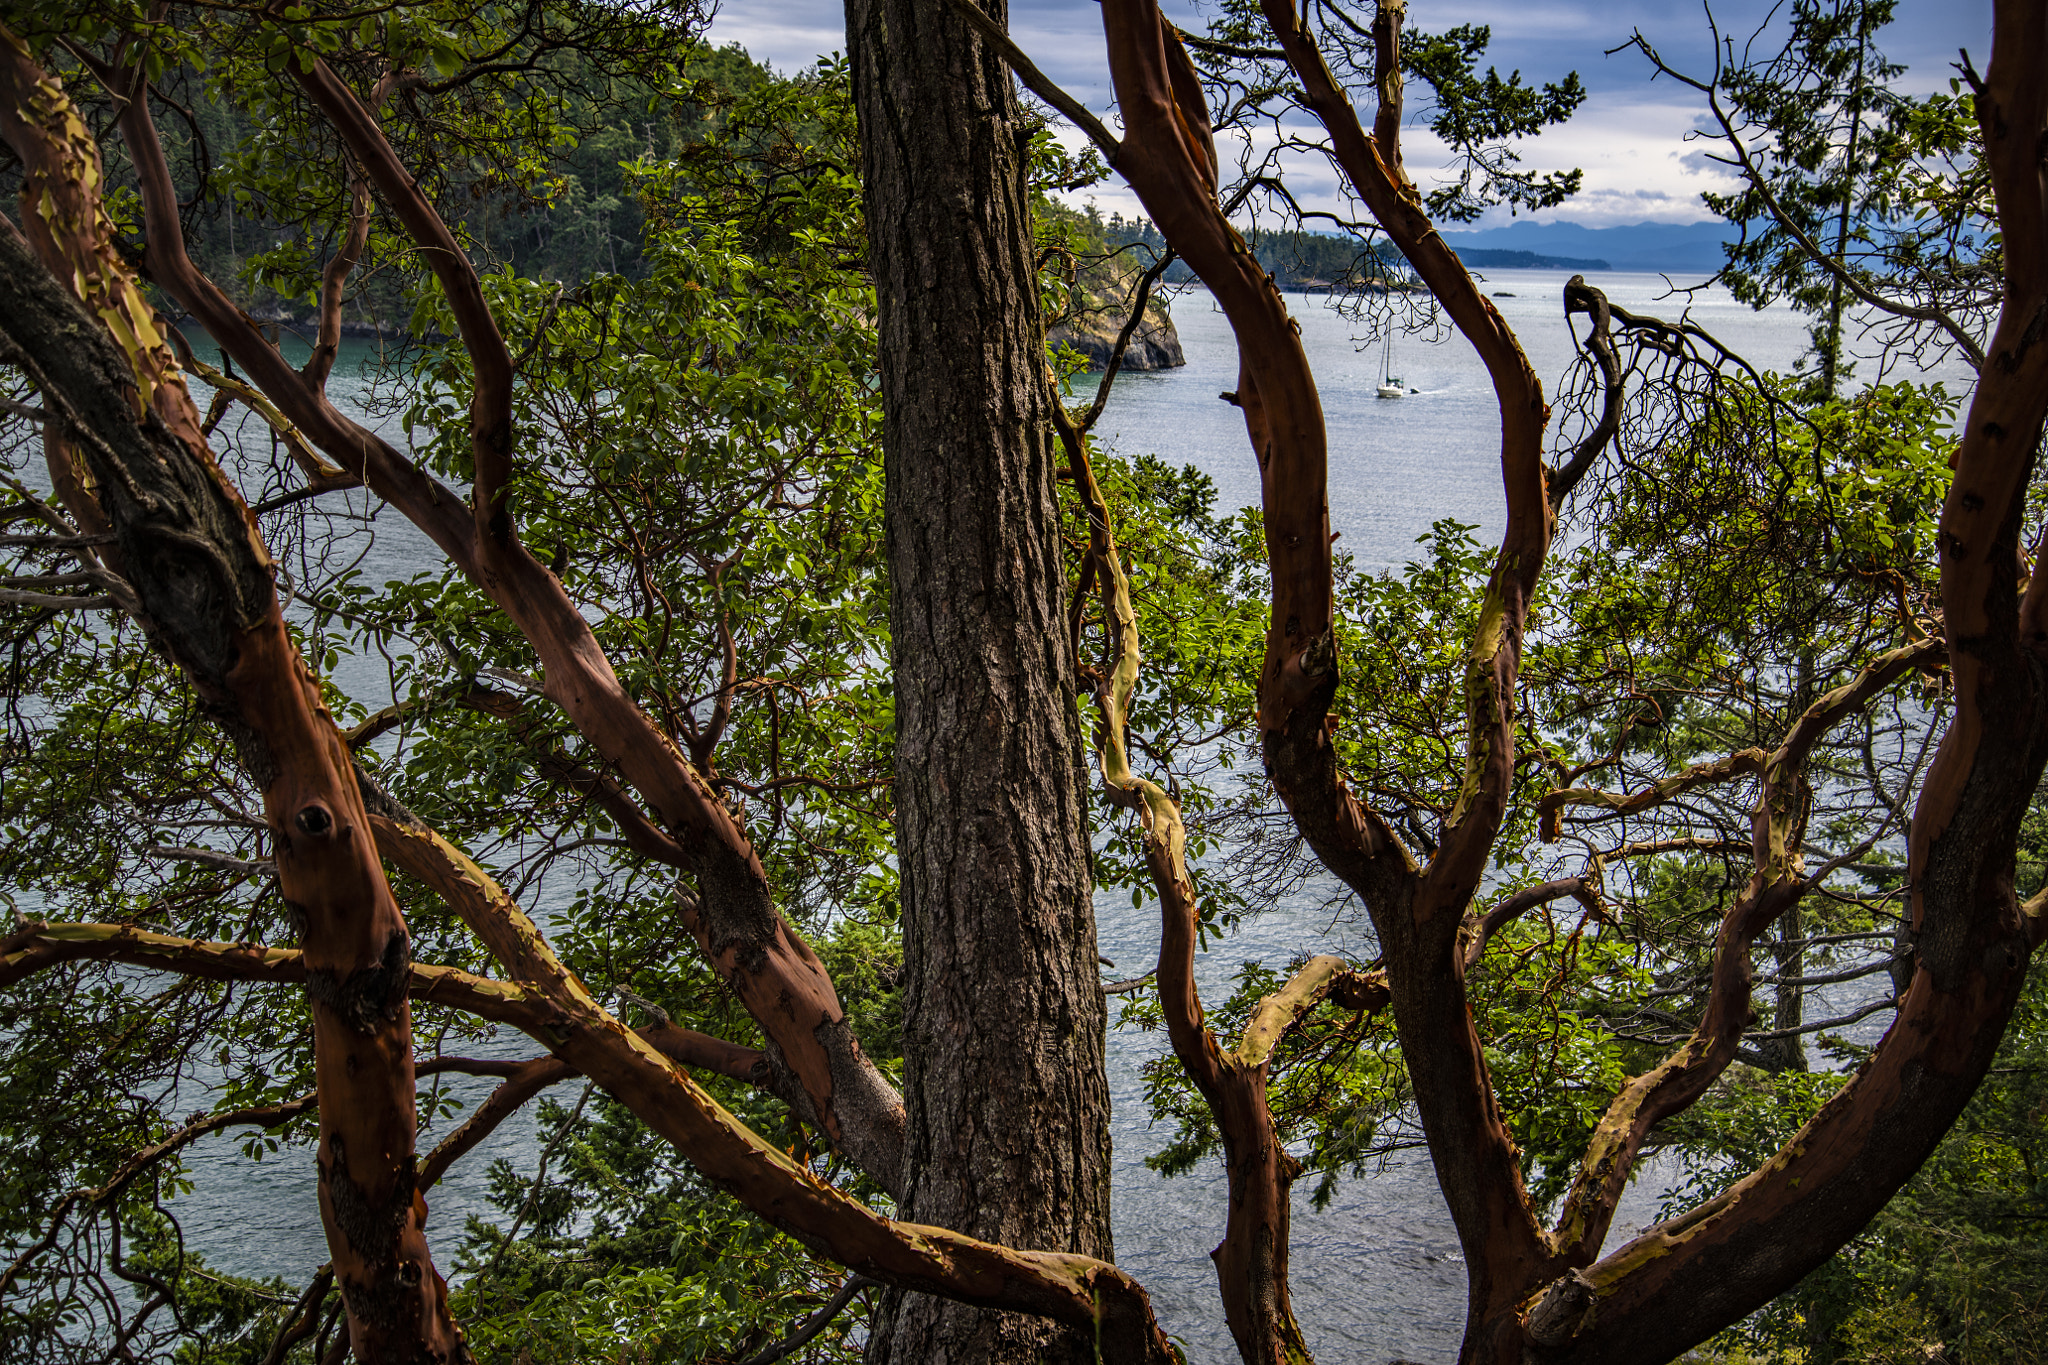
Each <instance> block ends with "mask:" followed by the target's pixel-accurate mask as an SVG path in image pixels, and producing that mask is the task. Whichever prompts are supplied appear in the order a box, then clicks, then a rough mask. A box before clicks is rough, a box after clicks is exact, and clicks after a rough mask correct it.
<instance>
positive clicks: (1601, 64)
mask: <svg viewBox="0 0 2048 1365" xmlns="http://www.w3.org/2000/svg"><path fill="white" fill-rule="evenodd" d="M936 2H938V0H935V3H936ZM1162 8H1164V9H1165V10H1166V12H1167V14H1168V16H1169V17H1170V18H1172V19H1174V20H1175V21H1176V22H1178V23H1180V24H1181V25H1183V26H1184V27H1187V28H1189V29H1191V30H1195V31H1199V30H1200V29H1201V28H1202V27H1203V26H1204V24H1205V22H1206V20H1205V18H1204V16H1203V15H1202V14H1201V13H1200V12H1198V10H1197V9H1196V7H1195V6H1194V5H1193V4H1191V3H1187V0H1167V3H1165V4H1163V5H1162ZM1774 8H1776V9H1777V11H1778V13H1779V15H1780V20H1779V21H1780V23H1782V14H1783V11H1782V8H1779V7H1776V6H1774V4H1773V0H1721V2H1720V3H1717V4H1716V6H1715V8H1714V14H1715V17H1716V18H1717V19H1718V20H1719V21H1720V23H1721V31H1722V33H1724V34H1725V35H1729V36H1731V37H1733V38H1734V39H1735V40H1736V42H1737V43H1738V45H1739V44H1740V43H1741V42H1743V41H1746V40H1747V39H1748V38H1749V36H1750V34H1751V33H1752V32H1753V31H1754V30H1755V28H1756V26H1757V25H1758V24H1760V23H1762V22H1763V21H1764V19H1765V18H1766V17H1767V16H1768V15H1769V14H1771V13H1772V11H1773V10H1774ZM1409 19H1410V23H1411V24H1414V25H1416V26H1418V27H1421V28H1423V29H1426V30H1429V31H1432V32H1442V31H1443V30H1444V29H1446V28H1449V27H1451V26H1453V25H1456V24H1468V23H1469V24H1483V25H1487V26H1489V27H1491V29H1492V30H1493V43H1492V46H1491V48H1490V50H1489V52H1488V54H1487V57H1488V60H1490V61H1491V62H1492V63H1493V64H1495V65H1497V66H1499V67H1500V68H1501V69H1502V70H1503V71H1504V72H1505V71H1509V70H1519V71H1520V72H1521V73H1522V77H1523V79H1524V80H1525V81H1531V82H1542V81H1554V80H1558V79H1561V78H1562V77H1563V76H1564V75H1565V74H1566V73H1567V72H1570V71H1577V72H1578V73H1579V74H1580V76H1581V79H1582V80H1583V81H1584V83H1585V85H1586V88H1587V91H1588V97H1587V100H1586V102H1585V104H1584V105H1583V106H1581V108H1580V110H1579V112H1578V114H1577V116H1576V117H1574V118H1573V119H1572V120H1571V121H1570V122H1569V123H1567V124H1565V125H1563V126H1562V127H1559V128H1554V129H1551V130H1549V131H1548V132H1546V133H1545V134H1544V135H1543V136H1542V137H1540V138H1534V139H1530V140H1528V141H1527V142H1525V143H1523V144H1522V145H1521V147H1520V151H1521V154H1522V159H1523V164H1524V165H1525V166H1527V167H1529V168H1530V169H1533V170H1537V171H1549V170H1569V169H1571V168H1574V167H1577V168H1580V169H1583V170H1584V171H1585V182H1584V189H1583V190H1582V191H1581V192H1580V194H1579V195H1578V196H1577V197H1576V198H1575V199H1573V200H1572V201H1570V202H1569V203H1568V204H1566V205H1564V206H1563V207H1561V208H1558V209H1555V210H1551V211H1549V212H1546V213H1544V214H1541V215H1539V217H1541V218H1542V219H1543V220H1545V221H1557V220H1562V221H1568V222H1577V223H1584V224H1586V225H1587V226H1600V225H1603V224H1606V223H1613V222H1623V221H1626V222H1640V221H1643V220H1644V219H1650V220H1654V221H1659V222H1695V221H1698V220H1699V219H1701V218H1703V217H1705V216H1707V215H1706V211H1705V209H1704V208H1703V207H1702V206H1701V205H1700V202H1699V195H1700V192H1701V191H1702V190H1709V189H1723V188H1725V187H1726V186H1727V185H1728V184H1729V183H1730V181H1729V178H1728V175H1727V172H1726V171H1725V170H1724V169H1723V168H1720V167H1717V166H1715V165H1713V164H1712V163H1711V162H1709V161H1708V160H1707V159H1706V157H1705V155H1704V149H1703V147H1702V146H1701V144H1699V143H1697V142H1694V141H1689V140H1688V138H1687V134H1689V133H1690V132H1691V131H1692V130H1693V129H1695V128H1697V127H1699V126H1700V123H1701V120H1702V117H1703V114H1704V110H1703V108H1702V107H1701V104H1700V101H1699V100H1698V98H1697V96H1696V95H1695V94H1694V93H1693V92H1692V91H1689V90H1686V89H1684V87H1682V86H1679V85H1677V84H1676V83H1674V82H1672V81H1668V80H1665V81H1652V80H1651V79H1650V71H1649V66H1648V63H1647V62H1646V61H1645V60H1644V58H1643V57H1642V55H1641V54H1640V53H1634V52H1621V53H1616V54H1614V55H1612V56H1609V55H1607V49H1609V48H1612V47H1614V46H1616V45H1617V44H1620V43H1623V42H1626V41H1627V39H1628V37H1629V35H1630V34H1631V33H1632V32H1634V31H1635V30H1637V29H1641V30H1642V31H1643V33H1644V34H1645V35H1646V36H1647V37H1648V38H1649V39H1650V40H1651V41H1652V42H1654V43H1656V44H1657V45H1658V50H1659V51H1660V52H1661V53H1662V54H1663V55H1664V56H1665V57H1666V58H1667V59H1668V60H1669V61H1670V62H1671V63H1672V64H1673V65H1674V66H1676V67H1678V68H1680V69H1686V70H1700V71H1705V70H1707V69H1709V68H1710V66H1711V64H1712V60H1713V51H1712V40H1711V34H1710V32H1709V30H1708V28H1707V25H1706V19H1705V15H1704V13H1703V12H1701V11H1698V10H1693V9H1689V8H1685V9H1677V10H1674V9H1673V7H1672V6H1671V5H1670V4H1669V3H1668V0H1612V2H1611V3H1604V4H1593V3H1578V4H1574V3H1564V2H1563V0H1533V2H1532V3H1516V0H1447V2H1446V3H1432V4H1429V5H1426V6H1425V5H1417V6H1415V7H1414V8H1413V9H1411V10H1410V13H1409ZM1990 27H1991V2H1990V0H1902V2H1901V3H1900V5H1899V8H1898V17H1897V19H1896V20H1895V22H1894V23H1893V24H1892V25H1891V27H1890V28H1888V29H1886V30H1885V32H1884V36H1883V37H1882V39H1881V40H1880V41H1881V43H1882V45H1883V48H1884V51H1885V52H1886V54H1887V55H1888V56H1889V57H1891V58H1892V59H1893V60H1895V61H1902V62H1905V63H1907V64H1908V67H1909V69H1908V72H1907V74H1906V76H1905V77H1903V78H1902V79H1901V82H1900V84H1901V86H1902V87H1903V88H1906V89H1909V90H1913V91H1926V90H1932V89H1935V88H1937V87H1941V86H1944V85H1945V82H1946V80H1947V77H1948V74H1949V72H1948V69H1947V63H1949V62H1951V61H1953V60H1954V59H1955V49H1956V47H1957V46H1958V45H1962V44H1967V45H1969V46H1970V47H1971V49H1972V51H1973V53H1974V54H1975V55H1976V56H1977V58H1978V60H1979V64H1980V65H1981V63H1982V60H1983V58H1984V56H1985V55H1987V54H1988V52H1989V49H1990ZM1010 31H1011V33H1012V35H1013V36H1014V37H1015V38H1016V40H1017V42H1018V44H1019V45H1020V46H1021V47H1023V48H1024V49H1025V50H1026V51H1027V52H1029V53H1031V55H1032V57H1033V60H1035V61H1036V62H1037V63H1038V65H1039V66H1040V68H1041V69H1043V70H1044V71H1045V72H1046V74H1047V75H1049V76H1050V77H1051V78H1052V79H1053V80H1055V81H1057V82H1058V83H1059V84H1060V85H1061V86H1062V87H1063V88H1065V89H1066V90H1067V91H1069V92H1070V93H1072V94H1073V95H1075V96H1076V97H1077V98H1079V99H1080V100H1081V101H1082V102H1083V103H1085V104H1087V105H1088V107H1089V108H1091V109H1093V110H1095V111H1096V112H1097V113H1098V114H1104V115H1105V116H1109V113H1110V110H1111V106H1112V97H1111V91H1110V84H1109V72H1108V65H1107V58H1106V55H1105V52H1104V46H1103V37H1102V11H1101V9H1100V8H1099V6H1098V5H1097V4H1096V3H1094V0H1011V4H1010ZM710 37H711V40H712V41H713V42H718V43H725V42H739V43H742V44H744V45H745V46H746V48H747V50H748V51H749V52H751V53H752V54H753V55H754V56H755V57H756V58H758V59H761V60H764V61H767V62H768V63H769V64H770V65H772V66H774V67H775V68H776V69H777V70H781V71H795V70H799V69H801V68H803V67H805V66H808V65H809V64H810V63H811V62H812V61H814V60H815V59H816V58H817V57H818V56H819V55H821V54H823V53H827V52H834V51H840V50H843V49H844V47H845V45H846V28H845V18H844V12H843V10H842V8H841V6H840V5H839V4H838V3H835V2H834V0H725V4H724V6H723V8H722V9H721V10H720V11H719V15H718V18H717V20H716V22H715V23H714V24H713V25H712V27H711V32H710ZM1109 121H1110V122H1111V123H1112V126H1114V123H1115V120H1114V118H1113V117H1109ZM1063 136H1065V138H1066V140H1067V141H1068V142H1069V143H1070V144H1071V145H1075V146H1078V145H1080V142H1081V139H1080V137H1079V135H1078V134H1075V133H1072V132H1071V130H1067V132H1066V133H1065V134H1063ZM1403 150H1404V153H1405V155H1406V156H1407V158H1408V160H1409V163H1410V165H1411V167H1412V168H1413V170H1414V172H1415V175H1416V179H1417V180H1418V182H1420V183H1422V184H1423V186H1424V187H1425V188H1427V187H1428V185H1429V183H1430V181H1431V179H1432V177H1433V176H1435V175H1436V174H1438V173H1440V172H1441V171H1442V169H1443V167H1444V166H1445V163H1446V157H1445V155H1444V151H1443V149H1442V147H1441V146H1439V145H1438V144H1436V143H1435V140H1434V139H1433V138H1431V137H1430V136H1429V135H1428V133H1427V130H1426V129H1424V128H1422V127H1419V126H1418V127H1414V128H1411V130H1410V131H1409V132H1408V134H1407V135H1406V139H1405V142H1404V148H1403ZM1292 169H1293V170H1294V171H1295V172H1296V173H1297V174H1299V175H1300V176H1301V180H1300V183H1299V185H1298V187H1297V193H1298V194H1300V196H1301V197H1302V199H1303V201H1304V202H1305V203H1308V204H1309V205H1311V206H1312V207H1316V208H1321V209H1327V210H1331V211H1337V210H1340V209H1341V208H1342V206H1343V197H1342V195H1341V194H1340V193H1339V190H1338V186H1337V184H1336V182H1335V179H1334V177H1332V176H1331V174H1330V173H1329V170H1328V167H1327V166H1326V165H1324V164H1322V163H1321V162H1320V161H1317V160H1312V159H1298V160H1297V161H1296V162H1295V163H1294V165H1293V167H1292ZM1091 197H1092V198H1093V199H1094V200H1095V202H1096V203H1098V204H1099V205H1100V206H1101V207H1102V208H1103V209H1104V211H1105V212H1107V211H1110V210H1112V209H1114V210H1116V211H1119V212H1123V213H1126V214H1134V213H1137V212H1139V211H1140V210H1139V208H1138V204H1137V200H1136V197H1135V196H1133V195H1132V194H1131V193H1130V192H1129V191H1128V190H1126V189H1124V188H1123V187H1122V186H1121V185H1120V184H1116V183H1106V184H1104V185H1101V186H1098V187H1096V188H1095V189H1094V190H1092V191H1088V192H1084V193H1083V194H1081V195H1077V196H1075V198H1077V199H1086V198H1091ZM1618 215H1628V216H1626V217H1622V216H1618ZM1506 217H1507V215H1506V213H1505V211H1496V212H1495V213H1492V214H1489V216H1488V222H1489V223H1491V222H1492V221H1493V220H1494V219H1495V218H1498V219H1499V220H1501V221H1506Z"/></svg>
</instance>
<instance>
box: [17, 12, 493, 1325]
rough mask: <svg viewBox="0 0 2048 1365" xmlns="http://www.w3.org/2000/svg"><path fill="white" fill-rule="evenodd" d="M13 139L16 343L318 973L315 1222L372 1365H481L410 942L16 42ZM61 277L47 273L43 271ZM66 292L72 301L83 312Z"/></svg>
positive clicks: (186, 399) (237, 510)
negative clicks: (416, 1030)
mask: <svg viewBox="0 0 2048 1365" xmlns="http://www.w3.org/2000/svg"><path fill="white" fill-rule="evenodd" d="M0 134H4V136H5V137H6V138H7V140H8V142H9V143H10V145H12V146H13V147H14V149H15V151H16V153H17V154H18V155H19V156H20V157H21V158H22V161H23V162H24V164H25V166H26V167H27V174H26V176H25V177H24V181H23V189H22V196H23V200H24V206H25V212H24V215H23V216H24V220H25V222H27V223H28V224H29V230H30V231H32V232H33V233H34V234H35V236H36V246H37V247H38V249H39V254H41V255H42V256H43V258H44V259H43V261H42V262H41V263H39V262H38V261H37V260H36V258H35V257H34V256H32V255H30V253H29V251H28V250H27V243H26V242H25V241H23V240H22V238H21V237H19V236H18V235H17V234H15V233H13V232H5V233H0V327H4V328H5V330H6V333H7V337H8V339H9V341H10V342H12V343H13V345H14V348H15V350H16V352H17V357H16V358H17V361H18V362H19V363H20V364H22V365H23V367H24V368H25V369H26V370H27V371H28V372H29V374H30V376H31V378H32V379H33V380H34V381H35V383H36V384H37V386H38V387H39V388H40V389H41V390H42V392H43V395H44V400H45V402H46V403H48V404H49V405H50V407H51V409H52V411H53V412H54V413H55V414H58V415H59V420H61V421H62V422H63V423H64V425H65V426H66V427H67V428H68V429H69V434H70V435H71V436H72V437H73V438H74V439H75V440H76V442H77V445H78V450H79V454H80V455H81V457H82V459H83V462H84V464H85V466H86V467H87V468H89V469H90V471H91V473H92V477H93V479H94V482H95V484H96V485H97V488H96V496H95V499H94V500H95V502H96V503H97V506H98V509H99V511H100V513H101V514H103V515H104V517H105V519H106V522H107V524H108V525H109V526H110V527H111V529H112V532H113V534H114V536H115V543H116V545H117V547H118V550H119V554H120V558H121V562H122V563H123V565H124V566H125V568H126V569H127V571H128V574H129V576H130V581H131V585H132V587H133V590H134V592H135V594H136V597H137V599H138V605H139V608H140V613H141V615H140V619H141V621H142V623H143V624H144V626H145V627H146V628H147V629H148V630H149V632H150V636H151V639H152V640H153V641H154V642H155V643H156V645H157V646H158V647H159V648H160V649H162V650H163V651H164V652H165V653H166V654H168V655H169V656H170V657H171V658H172V659H174V660H175V661H176V662H177V663H178V664H179V666H180V667H181V668H182V669H183V670H184V671H185V673H186V675H187V676H188V677H189V678H190V679H191V680H192V683H193V686H194V688H195V690H196V691H197V692H198V694H199V696H200V698H201V701H202V704H203V705H204V706H205V707H206V709H207V710H208V711H210V712H211V713H212V714H213V715H214V716H215V717H216V718H217V719H219V720H220V721H221V722H222V724H223V725H224V726H225V727H226V728H227V729H228V731H229V733H230V734H231V735H232V736H233V737H234V739H235V742H236V747H237V749H238V750H239V751H240V754H241V758H242V763H243V765H244V767H245V768H246V769H247V770H248V771H249V773H250V774H251V776H252V777H253V778H254V779H255V781H256V784H257V785H258V787H259V788H261V790H262V792H263V803H264V814H265V817H266V820H267V822H268V824H269V827H270V834H271V838H272V840H273V844H274V847H275V851H276V863H277V873H278V880H279V883H280V885H281V887H282V890H283V893H284V897H285V903H286V905H287V906H288V907H289V908H290V909H291V912H292V915H293V918H294V920H295V921H296V922H297V927H298V929H299V933H300V937H301V939H302V941H303V943H304V945H305V951H306V956H307V963H308V970H307V995H308V996H309V998H310V1000H311V1004H312V1015H313V1026H314V1058H315V1075H316V1078H317V1082H318V1087H319V1092H320V1094H321V1095H322V1096H323V1097H324V1099H325V1101H326V1102H325V1103H323V1104H321V1106H320V1147H319V1168H320V1184H319V1188H320V1211H321V1221H322V1224H323V1225H324V1227H325V1229H326V1232H327V1242H328V1248H329V1250H330V1252H331V1253H332V1256H333V1262H334V1267H335V1276H336V1279H337V1280H338V1281H339V1282H340V1284H341V1286H342V1293H343V1297H344V1300H345V1301H346V1303H347V1305H348V1314H349V1332H350V1338H351V1341H352V1343H353V1346H354V1349H355V1352H356V1355H357V1357H358V1358H359V1359H361V1360H363V1361H365V1362H376V1363H379V1365H381V1362H385V1361H394V1362H397V1361H403V1362H411V1361H429V1360H431V1361H460V1360H466V1359H468V1350H467V1348H466V1347H465V1346H464V1344H463V1339H462V1333H461V1329H460V1328H458V1327H457V1326H456V1325H455V1323H454V1320H453V1319H452V1318H451V1317H450V1316H449V1313H448V1304H447V1288H446V1286H445V1284H444V1283H443V1282H442V1280H441V1277H440V1275H439V1274H438V1273H437V1272H436V1271H435V1269H434V1265H433V1259H432V1256H431V1254H430V1253H429V1252H428V1249H427V1244H426V1238H425V1234H424V1232H423V1231H422V1227H423V1224H424V1222H425V1218H426V1205H425V1203H424V1202H423V1201H422V1200H421V1199H420V1196H419V1191H418V1188H417V1178H416V1174H415V1168H414V1158H413V1134H414V1129H415V1112H414V1099H413V1073H412V1031H411V1013H410V1008H409V1006H408V1003H407V999H406V991H405V980H406V972H407V968H408V965H409V945H408V940H407V937H406V931H405V922H404V919H403V917H402V916H401V915H400V913H399V910H398V905H397V902H396V901H395V900H393V898H392V895H391V890H390V887H389V886H388V885H387V884H386V882H385V880H384V872H383V868H382V866H381V865H380V864H379V863H378V861H377V857H376V852H375V849H374V847H373V845H372V843H371V840H370V837H369V828H368V821H367V818H366V817H365V815H364V813H363V809H362V803H361V801H360V799H359V798H358V797H357V795H356V791H355V782H354V779H353V777H352V775H351V774H350V772H349V765H348V759H347V750H346V749H345V748H344V747H343V745H342V743H341V739H340V736H339V734H338V733H337V732H336V731H335V728H334V724H333V721H332V718H331V717H329V716H328V714H327V712H326V709H325V707H324V706H323V705H322V704H321V701H320V695H319V686H318V684H317V683H316V682H315V681H314V679H313V677H312V675H311V674H310V673H309V672H308V671H307V670H306V668H305V665H304V663H303V661H302V660H301V659H300V658H299V656H298V653H297V651H296V649H295V648H294V647H293V645H292V643H291V640H290V638H289V636H287V634H286V633H285V628H284V619H283V616H282V614H281V613H280V611H279V608H278V604H277V594H276V591H275V589H274V587H273V585H272V580H271V564H270V560H269V556H268V554H267V553H266V551H265V550H264V547H263V545H262V542H261V540H260V539H259V538H258V537H257V535H256V532H255V526H254V521H253V518H251V517H250V515H249V512H248V509H247V507H246V506H245V505H244V504H243V503H242V500H241V497H240V495H239V494H237V493H236V491H235V490H234V488H233V487H232V485H230V484H229V483H228V481H227V479H226V478H225V476H223V475H222V473H221V472H220V469H219V467H218V466H217V465H216V464H215V463H214V462H213V458H212V455H211V453H210V451H209V450H208V449H207V446H206V442H205V437H204V435H203V433H202V431H201V429H200V420H199V414H198V412H197V410H196V409H195V408H194V407H193V406H192V401H191V397H190V395H189V394H188V393H187V392H186V390H185V386H184V380H183V377H182V376H181V375H180V374H179V373H178V371H177V366H176V364H175V362H174V361H173V360H172V359H171V355H170V351H169V348H168V347H167V346H166V345H165V344H164V341H163V338H162V336H161V334H160V333H159V332H158V331H157V329H156V326H155V322H154V319H153V316H152V314H151V311H150V309H149V308H148V306H147V304H146V303H145V302H144V301H143V299H142V295H141V291H140V289H139V287H138V286H137V284H136V282H135V280H134V277H133V276H132V275H131V274H129V273H128V271H127V269H126V267H125V266H124V265H123V264H122V263H121V261H120V259H119V257H118V256H116V255H115V254H114V252H113V249H112V233H111V227H110V225H109V223H108V222H107V219H106V216H105V213H104V211H103V210H102V208H101V205H100V200H99V192H98V185H99V168H98V165H97V157H96V155H95V154H94V151H93V148H92V144H91V141H90V139H89V137H88V136H87V134H86V131H85V128H84V125H83V123H82V122H81V121H80V120H79V118H78V115H77V113H76V112H75V110H74V109H73V107H72V105H71V103H70V101H69V99H68V98H66V97H65V95H64V93H63V89H62V87H61V86H60V85H59V84H58V82H57V81H56V80H55V79H54V78H52V77H49V76H47V75H45V74H44V73H43V72H42V70H41V69H40V68H39V67H38V66H37V65H36V64H35V62H34V60H33V59H32V58H31V57H30V56H29V53H28V50H27V48H26V47H25V46H23V45H22V44H21V43H20V41H19V40H18V39H16V38H15V37H14V35H13V34H11V33H8V32H5V31H4V30H0ZM45 265H47V266H49V267H50V268H51V269H45V268H44V266H45ZM51 270H56V271H59V272H61V273H62V274H63V275H64V276H66V277H68V278H71V279H73V280H74V281H76V282H77V284H78V286H79V287H80V289H81V292H82V294H83V296H84V300H83V301H84V302H85V303H89V304H91V305H92V306H93V308H94V309H95V311H97V312H98V314H99V317H98V319H95V318H93V317H92V316H91V314H89V313H87V312H86V311H85V310H84V308H83V307H82V306H81V300H80V299H78V298H75V297H73V296H72V295H70V294H68V293H66V292H65V291H64V290H63V289H62V288H61V287H60V286H59V285H58V284H57V282H56V280H55V279H54V278H53V277H52V274H51Z"/></svg>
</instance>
